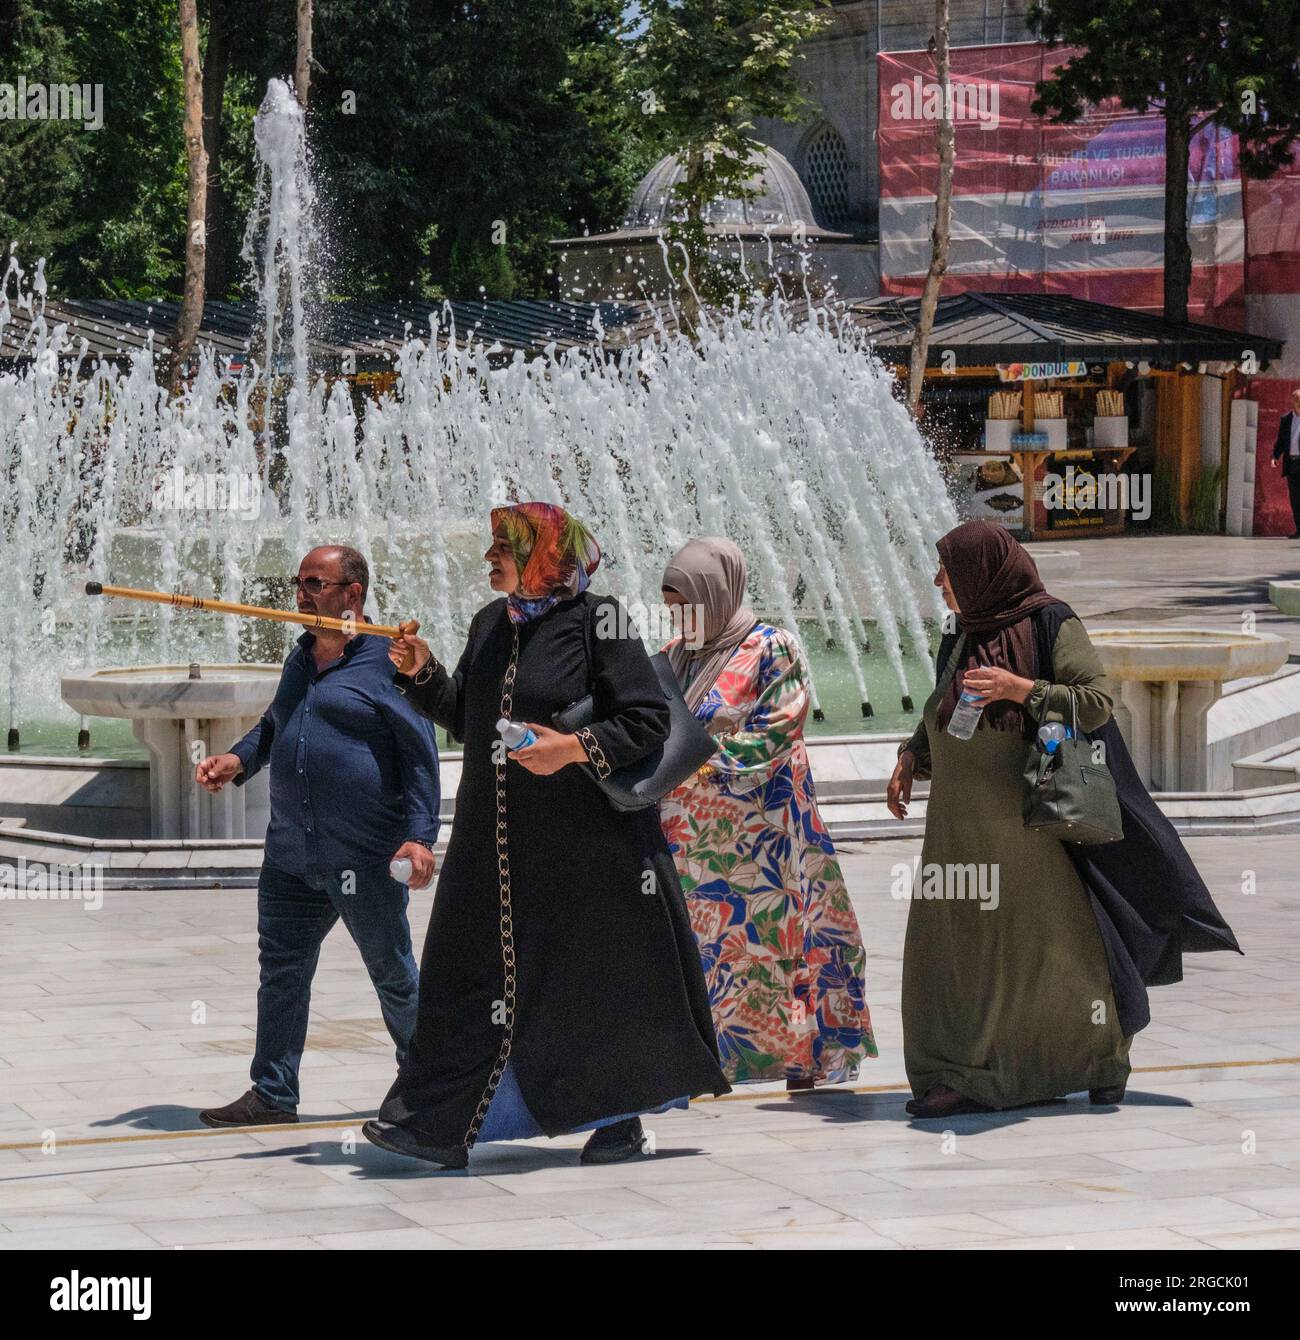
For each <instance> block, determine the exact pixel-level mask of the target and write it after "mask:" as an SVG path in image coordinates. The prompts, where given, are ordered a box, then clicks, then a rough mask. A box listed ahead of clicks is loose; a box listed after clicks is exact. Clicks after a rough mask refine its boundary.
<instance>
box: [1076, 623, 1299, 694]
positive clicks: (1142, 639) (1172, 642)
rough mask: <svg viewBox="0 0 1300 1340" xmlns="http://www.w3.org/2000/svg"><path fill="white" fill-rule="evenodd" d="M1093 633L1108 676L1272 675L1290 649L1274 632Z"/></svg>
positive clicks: (1180, 678)
mask: <svg viewBox="0 0 1300 1340" xmlns="http://www.w3.org/2000/svg"><path fill="white" fill-rule="evenodd" d="M1088 636H1089V637H1090V638H1091V640H1092V644H1093V646H1095V647H1096V648H1097V653H1098V655H1099V656H1100V657H1101V663H1102V665H1103V667H1104V668H1105V671H1106V674H1107V675H1108V676H1110V677H1112V678H1115V679H1141V680H1148V681H1156V682H1159V681H1166V682H1168V681H1180V682H1194V681H1197V680H1210V681H1218V682H1219V683H1222V682H1224V681H1225V680H1229V679H1247V678H1251V677H1253V676H1256V675H1271V674H1273V672H1274V671H1276V670H1280V669H1281V668H1282V666H1284V665H1285V664H1286V660H1287V655H1288V650H1289V648H1288V645H1287V642H1286V640H1285V639H1284V638H1280V637H1276V636H1274V635H1273V634H1272V633H1236V632H1225V631H1224V630H1222V629H1216V628H1096V629H1090V630H1089V632H1088Z"/></svg>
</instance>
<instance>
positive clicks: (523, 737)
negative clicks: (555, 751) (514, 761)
mask: <svg viewBox="0 0 1300 1340" xmlns="http://www.w3.org/2000/svg"><path fill="white" fill-rule="evenodd" d="M497 734H498V735H499V736H500V737H501V738H502V739H503V740H504V741H505V742H506V748H507V749H509V750H510V751H511V752H512V753H513V752H514V750H516V749H523V748H524V747H525V746H526V745H530V744H536V743H537V735H536V734H535V733H534V732H533V731H531V730H529V728H528V727H527V726H525V725H524V724H523V722H521V721H510V720H509V719H507V718H506V717H502V718H501V720H500V721H498V722H497Z"/></svg>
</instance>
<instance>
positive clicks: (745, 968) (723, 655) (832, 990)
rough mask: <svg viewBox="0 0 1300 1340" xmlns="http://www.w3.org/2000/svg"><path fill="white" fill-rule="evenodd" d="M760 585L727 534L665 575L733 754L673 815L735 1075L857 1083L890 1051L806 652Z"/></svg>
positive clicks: (723, 750)
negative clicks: (869, 994)
mask: <svg viewBox="0 0 1300 1340" xmlns="http://www.w3.org/2000/svg"><path fill="white" fill-rule="evenodd" d="M746 578H747V566H746V563H745V556H744V554H743V553H742V552H741V551H740V549H739V548H738V547H737V546H736V545H735V544H733V543H732V542H731V541H730V540H726V539H720V538H712V537H710V538H704V539H696V540H691V541H690V542H689V543H688V544H687V545H686V546H685V547H684V548H682V549H681V550H679V551H678V553H676V554H675V555H674V556H673V558H672V559H671V561H670V562H669V563H668V566H667V567H666V568H665V569H664V575H663V596H664V600H665V601H667V602H668V604H669V605H670V606H671V607H672V609H673V610H674V611H675V618H676V619H680V620H681V622H682V632H681V634H680V635H679V636H678V637H676V638H674V639H673V640H672V641H671V642H669V643H668V645H667V646H666V647H665V649H664V650H665V651H666V652H667V654H668V657H669V660H670V662H671V664H672V666H673V669H674V670H675V671H676V673H677V678H678V681H679V682H680V683H681V685H682V688H683V694H684V696H685V698H686V702H687V705H688V706H689V707H690V708H691V709H692V710H693V711H694V713H695V715H696V716H697V717H698V718H699V719H700V720H701V721H702V722H704V724H705V725H706V726H707V728H708V729H709V731H710V732H711V733H712V734H714V735H715V737H716V738H717V741H718V745H719V752H718V753H717V754H715V755H714V757H713V759H712V760H711V761H710V762H709V763H708V764H707V765H706V766H705V767H704V768H702V769H701V770H700V772H699V773H698V774H697V775H696V777H695V778H694V779H693V780H692V781H691V782H689V783H687V784H686V785H684V786H682V787H679V788H678V789H677V790H676V791H673V792H672V793H671V794H670V795H668V796H666V797H665V799H664V801H663V805H662V810H661V813H662V820H663V826H664V833H665V834H666V836H667V838H668V842H669V844H670V846H671V847H672V851H673V856H674V857H675V859H676V861H677V869H678V871H679V873H680V875H681V879H682V886H683V888H684V889H685V891H686V897H687V904H688V906H689V908H690V913H691V925H692V927H693V929H694V931H695V935H696V938H697V940H698V941H699V945H700V953H701V955H702V957H703V961H704V970H705V976H706V978H707V981H708V984H709V1004H710V1006H711V1008H712V1010H713V1020H714V1025H715V1027H716V1029H717V1034H718V1043H719V1047H720V1051H721V1055H722V1060H723V1070H724V1073H725V1074H726V1076H727V1078H728V1079H729V1080H730V1081H732V1082H733V1083H750V1082H756V1081H764V1080H767V1081H770V1080H781V1079H784V1080H785V1081H786V1086H787V1088H789V1089H811V1088H812V1087H813V1086H814V1085H816V1084H833V1083H838V1082H840V1081H843V1080H850V1079H853V1078H855V1077H856V1076H857V1073H858V1067H859V1064H860V1063H861V1061H862V1059H863V1058H864V1057H868V1056H875V1055H876V1044H875V1040H874V1038H873V1036H872V1032H871V1017H870V1014H869V1012H868V1009H867V1002H866V996H865V988H864V985H863V973H864V970H865V965H866V951H865V950H864V949H863V947H862V937H861V935H860V934H859V931H858V924H857V920H856V918H855V917H854V915H853V905H852V903H851V902H850V901H849V895H848V890H847V889H846V888H845V885H844V879H843V876H842V875H841V873H840V867H839V862H838V861H837V860H836V859H835V848H834V846H833V844H832V843H831V839H830V835H829V834H828V833H827V831H826V826H825V824H823V823H822V819H821V815H820V814H819V813H818V811H817V795H816V791H815V790H814V787H813V777H812V771H811V769H810V767H809V765H808V751H807V748H806V747H805V745H804V740H803V724H804V719H805V718H806V716H807V714H808V708H809V686H808V674H807V668H806V666H805V663H804V659H803V654H802V652H801V651H800V648H799V643H798V641H797V640H796V638H795V637H794V635H793V634H791V633H789V632H787V631H786V630H785V629H782V628H775V627H773V626H772V625H771V624H767V623H764V622H763V621H762V620H760V619H757V618H756V617H755V616H754V612H753V610H751V609H750V608H749V607H748V606H747V605H746V604H745V585H746Z"/></svg>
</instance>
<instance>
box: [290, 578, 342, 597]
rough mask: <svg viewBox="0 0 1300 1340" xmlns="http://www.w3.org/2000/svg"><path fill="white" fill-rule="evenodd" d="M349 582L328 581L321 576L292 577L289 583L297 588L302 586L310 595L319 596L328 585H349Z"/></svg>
mask: <svg viewBox="0 0 1300 1340" xmlns="http://www.w3.org/2000/svg"><path fill="white" fill-rule="evenodd" d="M348 584H349V583H347V582H327V581H325V580H324V579H323V578H321V577H290V578H289V585H290V586H292V587H293V588H294V589H295V590H297V589H298V588H299V587H301V588H302V589H303V590H304V591H306V592H307V594H308V595H309V596H318V595H320V593H321V592H322V591H323V590H324V589H325V588H326V587H327V586H347V585H348Z"/></svg>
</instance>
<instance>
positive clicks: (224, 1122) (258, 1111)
mask: <svg viewBox="0 0 1300 1340" xmlns="http://www.w3.org/2000/svg"><path fill="white" fill-rule="evenodd" d="M199 1120H200V1121H201V1122H202V1123H203V1124H204V1125H205V1126H287V1125H291V1124H293V1123H294V1122H296V1121H297V1120H298V1114H297V1113H296V1112H286V1111H285V1110H284V1108H282V1107H272V1106H271V1105H270V1103H264V1102H263V1101H262V1099H261V1098H259V1097H258V1095H257V1092H256V1090H254V1089H249V1091H248V1092H247V1093H246V1094H245V1095H244V1096H243V1097H242V1098H236V1099H235V1101H234V1102H233V1103H228V1104H227V1105H226V1106H225V1107H210V1108H208V1109H207V1111H205V1112H200V1113H199Z"/></svg>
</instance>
